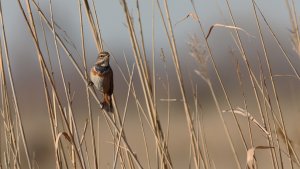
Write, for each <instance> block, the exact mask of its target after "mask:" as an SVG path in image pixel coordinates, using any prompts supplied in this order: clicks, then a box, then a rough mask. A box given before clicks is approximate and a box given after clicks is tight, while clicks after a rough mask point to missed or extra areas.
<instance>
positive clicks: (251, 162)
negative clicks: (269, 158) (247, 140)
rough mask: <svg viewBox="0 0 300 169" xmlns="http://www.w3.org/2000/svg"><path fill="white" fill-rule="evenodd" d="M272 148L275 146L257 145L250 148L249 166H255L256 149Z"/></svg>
mask: <svg viewBox="0 0 300 169" xmlns="http://www.w3.org/2000/svg"><path fill="white" fill-rule="evenodd" d="M270 148H274V147H269V146H257V147H252V148H250V149H248V151H247V167H248V168H249V169H254V168H255V167H254V166H255V158H254V155H255V150H256V149H270Z"/></svg>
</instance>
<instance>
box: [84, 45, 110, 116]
mask: <svg viewBox="0 0 300 169" xmlns="http://www.w3.org/2000/svg"><path fill="white" fill-rule="evenodd" d="M109 58H110V54H109V53H108V52H105V51H103V52H100V53H99V54H98V57H97V60H96V63H95V64H94V66H93V67H92V68H91V71H90V80H91V81H90V82H89V85H90V86H93V85H94V86H95V87H96V89H98V90H100V91H101V92H102V93H103V100H102V101H101V105H100V107H101V108H103V109H105V110H106V111H108V112H112V100H111V95H112V94H113V91H114V79H113V70H112V69H111V67H110V65H109Z"/></svg>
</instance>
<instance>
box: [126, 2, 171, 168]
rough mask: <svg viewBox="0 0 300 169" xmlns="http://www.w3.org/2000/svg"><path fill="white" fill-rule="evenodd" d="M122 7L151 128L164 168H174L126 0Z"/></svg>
mask: <svg viewBox="0 0 300 169" xmlns="http://www.w3.org/2000/svg"><path fill="white" fill-rule="evenodd" d="M122 5H123V9H124V13H125V16H126V21H127V25H128V28H129V29H128V31H129V35H130V40H131V44H132V50H133V53H134V57H135V61H136V65H137V68H138V72H139V76H140V80H141V83H142V89H143V92H144V97H145V100H146V106H147V109H148V113H149V116H150V122H151V127H152V128H153V129H154V131H155V137H156V139H157V140H158V142H156V145H157V149H158V151H159V154H160V157H161V159H162V163H163V165H164V167H165V168H167V167H171V168H172V164H171V161H170V155H169V152H168V148H167V145H166V143H165V141H164V140H165V139H164V137H163V131H162V129H161V124H160V121H159V118H158V114H157V111H156V108H155V107H154V103H153V99H152V98H153V97H152V95H153V94H152V92H151V88H150V86H149V83H147V78H146V77H147V75H145V69H146V68H145V67H143V64H142V59H141V58H142V57H141V52H140V49H139V45H138V42H137V38H136V34H135V31H134V27H133V23H132V18H131V16H130V13H129V10H128V6H127V2H126V0H123V1H122Z"/></svg>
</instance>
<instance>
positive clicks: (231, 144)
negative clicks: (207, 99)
mask: <svg viewBox="0 0 300 169" xmlns="http://www.w3.org/2000/svg"><path fill="white" fill-rule="evenodd" d="M190 2H191V4H192V7H193V10H194V13H195V14H196V15H197V18H199V16H198V14H197V10H196V7H195V4H194V2H193V1H192V0H191V1H190ZM197 22H198V24H199V27H200V31H201V33H202V35H203V36H204V37H205V33H204V29H203V26H202V23H201V22H200V19H198V20H197ZM205 46H206V48H207V51H208V55H209V56H210V59H211V61H212V65H213V69H214V71H215V73H216V75H217V78H218V81H219V82H220V85H221V88H222V91H223V92H224V94H225V98H226V101H227V103H228V105H229V106H230V108H231V109H232V106H231V103H230V101H229V98H228V95H227V91H226V90H225V87H224V84H223V81H222V79H221V77H220V73H219V70H218V68H217V65H216V62H215V59H214V57H213V55H212V51H211V48H210V45H209V43H208V41H207V39H205ZM207 82H208V83H207ZM206 83H207V84H208V86H209V87H210V91H211V93H212V95H213V98H214V102H215V104H216V107H217V109H218V113H219V116H220V118H221V120H222V125H223V127H224V130H225V134H226V137H227V139H228V142H229V144H230V148H231V150H232V153H233V156H234V159H235V162H236V165H237V167H238V168H241V165H240V163H239V160H238V157H237V153H236V150H235V148H234V146H233V143H232V139H231V137H230V134H229V130H228V127H227V125H226V123H225V120H224V118H223V114H222V112H221V109H220V106H219V103H218V100H217V99H216V98H215V94H214V90H213V88H212V86H211V83H210V81H206ZM233 117H234V118H235V122H236V124H237V125H238V126H239V124H238V122H237V119H236V116H235V114H233ZM238 129H239V135H240V136H241V138H242V140H243V141H244V139H243V135H242V133H241V130H240V127H238ZM243 143H244V146H245V142H243Z"/></svg>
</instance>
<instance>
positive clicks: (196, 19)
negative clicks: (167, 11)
mask: <svg viewBox="0 0 300 169" xmlns="http://www.w3.org/2000/svg"><path fill="white" fill-rule="evenodd" d="M189 17H191V18H192V19H193V20H194V21H198V20H199V18H198V15H197V14H196V13H195V12H190V13H188V14H187V15H186V16H185V17H184V18H182V19H180V20H179V21H177V22H176V23H175V26H176V25H177V24H179V23H181V22H183V21H184V20H186V19H188V18H189Z"/></svg>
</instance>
